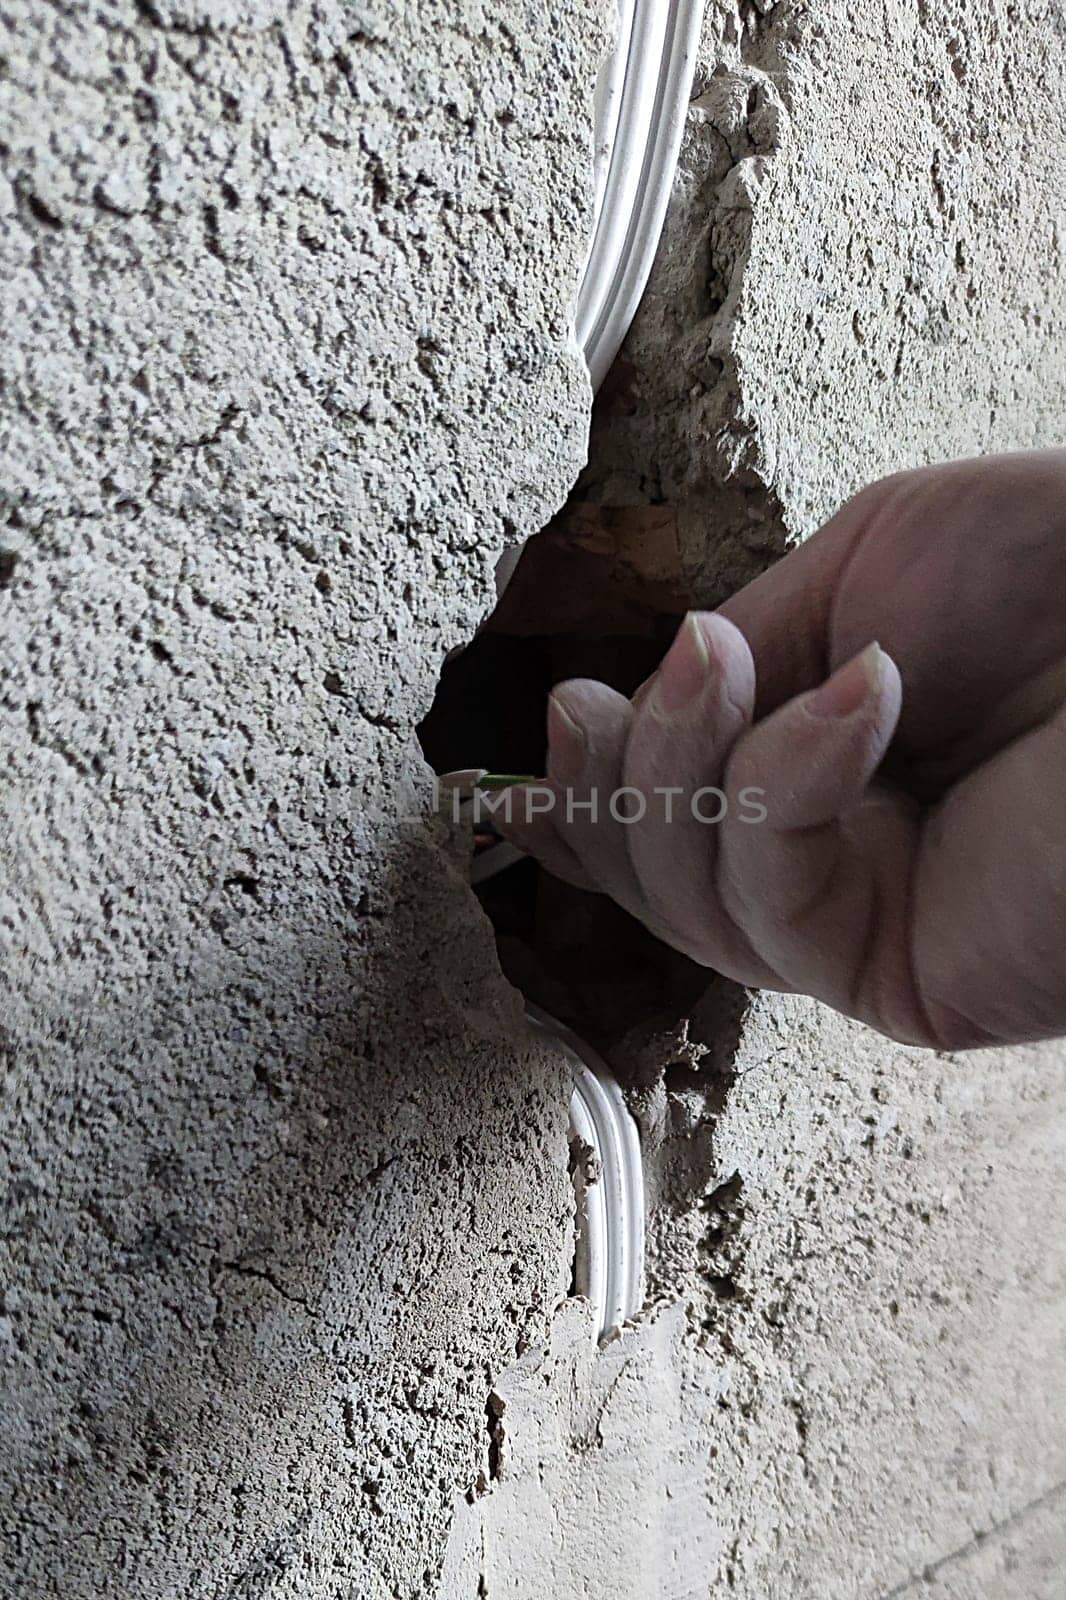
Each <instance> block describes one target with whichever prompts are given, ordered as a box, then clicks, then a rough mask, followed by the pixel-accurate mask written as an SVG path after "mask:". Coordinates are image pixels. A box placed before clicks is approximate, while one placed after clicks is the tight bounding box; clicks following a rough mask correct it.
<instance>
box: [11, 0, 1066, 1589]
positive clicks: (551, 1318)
mask: <svg viewBox="0 0 1066 1600" xmlns="http://www.w3.org/2000/svg"><path fill="white" fill-rule="evenodd" d="M607 10H608V8H607V6H606V5H593V4H589V5H586V6H577V7H566V8H561V9H560V10H558V12H557V13H553V14H552V17H551V26H550V27H548V26H546V25H545V20H544V13H543V11H542V10H537V9H534V10H530V9H529V8H525V7H522V6H519V5H517V4H515V3H513V0H507V3H506V4H503V3H501V4H496V5H493V6H479V5H477V4H473V3H464V4H459V3H454V4H451V5H446V4H443V3H438V4H421V5H419V6H418V7H412V8H409V9H403V10H398V9H397V8H395V7H392V6H387V5H385V4H381V5H378V4H376V3H373V4H369V5H368V4H361V5H360V6H359V7H358V9H357V10H354V9H349V8H348V7H346V6H344V5H341V4H339V3H333V0H314V3H309V0H302V3H293V4H291V5H287V4H283V3H281V0H261V3H256V0H248V3H246V4H242V3H241V0H232V3H227V4H225V5H217V4H211V5H208V4H206V3H201V0H175V3H173V4H171V3H170V0H158V3H157V0H142V3H140V4H135V3H134V0H128V3H125V0H123V3H114V4H99V5H94V6H90V5H89V4H87V3H85V4H81V3H78V4H64V5H59V4H55V5H52V4H47V5H45V4H41V3H32V0H24V3H19V0H0V28H2V29H3V33H2V35H0V37H2V38H3V41H4V42H3V45H2V47H0V56H2V57H3V58H4V61H5V63H6V65H5V69H4V75H3V78H2V79H0V153H2V157H3V159H2V162H0V172H2V173H3V179H4V182H3V184H0V211H2V212H3V217H2V221H0V228H2V234H0V240H2V249H3V270H2V273H0V297H2V319H3V320H2V325H3V327H4V329H5V332H6V338H5V339H4V341H3V344H2V346H0V380H2V383H3V405H4V415H3V427H4V431H3V433H2V434H0V449H2V460H3V472H2V478H0V490H2V493H3V497H4V498H3V501H2V506H3V516H4V518H5V519H6V520H5V525H4V527H3V531H2V534H0V548H2V550H3V552H4V555H3V557H2V558H0V574H2V576H3V587H2V589H0V610H2V616H3V621H2V627H0V706H2V708H3V723H2V726H3V737H4V745H5V752H4V753H5V757H6V761H5V771H4V776H3V779H2V780H0V808H2V820H0V863H2V865H0V933H2V938H3V945H2V949H3V974H2V987H0V1023H2V1032H0V1061H2V1063H3V1066H4V1069H5V1088H6V1096H5V1109H4V1124H3V1134H2V1144H0V1149H2V1161H3V1166H4V1174H3V1177H4V1192H5V1196H6V1203H5V1208H4V1229H3V1232H4V1238H3V1243H2V1252H3V1253H2V1256H0V1288H2V1295H3V1300H2V1308H0V1337H2V1339H3V1348H4V1352H5V1360H4V1391H3V1393H4V1401H3V1404H4V1418H5V1424H4V1439H5V1450H4V1455H3V1460H2V1462H0V1478H2V1492H0V1498H2V1503H3V1507H4V1527H5V1533H6V1534H7V1535H8V1537H7V1539H6V1542H5V1550H4V1557H3V1560H4V1563H5V1571H4V1583H3V1587H4V1591H5V1593H11V1594H12V1595H13V1596H18V1597H19V1600H23V1597H33V1600H38V1597H40V1600H45V1597H52V1596H60V1595H62V1596H64V1597H72V1596H73V1597H78V1600H81V1597H88V1596H97V1595H112V1594H113V1595H116V1596H123V1597H125V1596H135V1597H141V1596H145V1597H147V1596H151V1597H160V1596H166V1597H170V1596H175V1597H176V1596H182V1597H184V1596H186V1595H190V1594H194V1595H197V1596H204V1597H211V1600H215V1597H219V1600H221V1597H229V1600H253V1597H270V1600H275V1597H283V1596H285V1597H288V1596H299V1597H301V1600H328V1597H334V1596H337V1597H340V1596H344V1597H352V1596H358V1597H360V1600H363V1597H367V1600H378V1597H384V1596H415V1595H431V1594H434V1593H441V1594H444V1595H447V1596H449V1597H454V1600H474V1597H475V1596H477V1595H479V1594H480V1595H483V1596H485V1595H487V1596H490V1597H492V1600H495V1597H496V1596H498V1595H506V1594H511V1595H518V1596H529V1597H530V1600H532V1597H534V1596H536V1597H537V1600H541V1597H544V1596H549V1595H560V1596H561V1595H569V1594H572V1593H581V1592H585V1593H587V1594H588V1595H589V1596H590V1597H592V1600H599V1597H601V1596H602V1597H603V1600H606V1597H607V1596H608V1595H613V1594H623V1595H626V1596H634V1597H642V1596H644V1595H648V1596H651V1595H656V1596H661V1595H664V1594H668V1595H670V1596H671V1597H672V1600H673V1597H684V1596H690V1595H691V1596H693V1597H695V1596H703V1595H706V1594H709V1593H717V1592H719V1590H720V1591H721V1592H732V1593H736V1594H738V1595H741V1596H744V1595H748V1596H751V1597H752V1600H755V1597H758V1600H777V1597H781V1600H786V1597H787V1600H797V1597H803V1596H807V1595H809V1596H811V1597H812V1600H814V1597H816V1596H817V1597H818V1600H836V1597H839V1600H845V1597H852V1596H854V1597H866V1596H874V1597H885V1596H888V1595H889V1594H900V1595H903V1594H906V1595H908V1596H909V1595H914V1596H920V1595H921V1596H926V1595H928V1596H930V1597H934V1596H935V1597H937V1600H941V1597H943V1600H948V1597H951V1600H970V1597H971V1596H972V1597H974V1600H976V1597H977V1596H982V1597H984V1596H993V1597H995V1600H1000V1597H1002V1600H1015V1597H1017V1600H1023V1597H1024V1600H1036V1597H1039V1600H1043V1597H1044V1596H1045V1595H1046V1596H1047V1597H1048V1600H1051V1596H1053V1595H1055V1594H1057V1593H1058V1589H1057V1588H1056V1584H1058V1586H1059V1588H1061V1583H1060V1581H1059V1577H1060V1575H1061V1569H1062V1567H1063V1565H1064V1564H1066V1550H1064V1548H1063V1543H1062V1535H1061V1531H1060V1530H1061V1526H1062V1501H1061V1491H1060V1488H1059V1487H1058V1486H1061V1484H1062V1483H1063V1481H1064V1480H1066V1433H1064V1430H1063V1427H1062V1424H1061V1414H1062V1411H1063V1404H1062V1401H1063V1396H1064V1394H1066V1358H1064V1354H1063V1349H1062V1338H1061V1326H1062V1318H1063V1295H1064V1284H1063V1279H1064V1274H1066V1252H1064V1249H1063V1246H1062V1243H1061V1240H1062V1237H1063V1229H1062V1219H1063V1202H1062V1198H1061V1196H1062V1194H1063V1193H1064V1183H1063V1179H1064V1176H1066V1174H1064V1171H1063V1169H1064V1166H1066V1148H1064V1145H1063V1141H1062V1137H1061V1113H1062V1109H1063V1101H1064V1099H1066V1089H1064V1086H1063V1072H1062V1065H1063V1055H1062V1051H1061V1049H1060V1047H1058V1046H1054V1045H1052V1046H1046V1047H1042V1048H1039V1049H1032V1050H1025V1051H1016V1052H996V1053H989V1054H984V1055H977V1056H967V1057H959V1058H957V1059H954V1058H946V1057H933V1056H926V1055H923V1054H922V1053H920V1052H916V1051H908V1050H905V1049H899V1048H896V1047H893V1046H890V1045H887V1044H886V1043H885V1042H884V1041H882V1040H880V1039H879V1038H877V1037H876V1036H874V1035H872V1034H869V1033H867V1032H865V1031H864V1030H862V1029H860V1028H858V1027H856V1026H854V1025H852V1024H849V1023H844V1022H841V1021H840V1020H839V1019H837V1018H835V1017H833V1016H832V1015H831V1014H829V1013H827V1012H825V1011H824V1010H822V1009H821V1008H819V1007H817V1006H814V1005H813V1004H808V1003H806V1002H803V1001H798V1000H788V1001H785V1000H777V999H773V1000H770V999H759V1000H756V1001H755V1002H754V1003H753V1004H751V1005H747V1004H746V1003H744V1002H743V1001H742V1000H741V999H740V998H739V997H736V996H734V995H731V994H729V993H728V992H725V991H724V990H723V989H721V988H720V987H718V986H714V985H712V987H711V989H710V990H709V992H708V995H707V996H706V997H705V998H704V1000H703V1001H702V1002H701V1004H700V1005H699V1006H698V1007H697V1008H696V1009H695V1010H694V1012H693V1014H692V1016H691V1017H689V1018H687V1019H685V1021H684V1023H683V1024H681V1023H680V1022H679V1025H678V1027H677V1029H676V1034H677V1037H676V1038H671V1037H669V1036H667V1037H663V1038H660V1039H659V1040H658V1041H656V1042H655V1043H654V1045H652V1044H649V1043H648V1041H647V1040H641V1041H620V1043H619V1052H618V1061H619V1070H620V1071H621V1072H623V1073H625V1074H626V1075H627V1076H628V1077H630V1078H631V1079H632V1080H633V1081H634V1082H635V1083H636V1082H638V1081H639V1084H640V1088H639V1089H638V1090H635V1091H634V1105H635V1107H636V1109H637V1110H638V1112H639V1115H640V1117H641V1119H642V1122H643V1125H644V1129H645V1147H646V1151H647V1157H648V1169H649V1181H650V1183H651V1186H652V1200H653V1205H652V1213H651V1217H650V1250H651V1257H650V1268H651V1271H650V1282H651V1289H652V1296H651V1302H650V1304H649V1308H648V1311H647V1314H646V1315H645V1317H644V1318H643V1319H642V1321H641V1323H640V1325H639V1326H638V1327H637V1328H635V1329H633V1330H629V1331H627V1332H626V1333H625V1334H624V1335H623V1337H622V1338H621V1339H620V1340H619V1341H617V1342H616V1343H615V1344H614V1345H612V1346H610V1347H609V1348H608V1349H607V1350H606V1351H604V1352H603V1353H597V1352H596V1351H595V1350H594V1349H593V1348H592V1347H591V1344H590V1342H589V1338H588V1322H587V1316H586V1314H585V1313H584V1311H583V1309H582V1307H581V1306H580V1305H579V1304H577V1303H575V1302H572V1301H570V1302H567V1301H566V1300H565V1298H564V1297H565V1290H566V1283H567V1274H568V1268H569V1252H570V1198H569V1186H568V1182H567V1178H566V1159H567V1151H566V1140H565V1129H566V1101H567V1083H566V1080H565V1076H564V1074H563V1072H562V1071H561V1070H560V1068H559V1067H558V1065H557V1064H555V1063H554V1062H553V1060H552V1059H551V1058H550V1056H548V1055H547V1054H546V1053H545V1052H544V1051H543V1050H541V1049H539V1048H535V1047H534V1046H533V1045H532V1044H531V1043H530V1042H529V1041H528V1039H527V1038H526V1037H525V1035H524V1033H523V1031H522V1029H521V1026H520V1020H519V1007H518V1002H517V999H516V997H515V996H514V995H513V993H511V992H510V991H509V990H508V989H507V988H506V986H505V985H504V984H503V983H502V981H501V980H500V978H499V976H498V973H497V970H496V966H495V960H494V956H493V952H492V945H491V938H490V936H489V932H488V930H487V928H486V925H485V923H484V921H483V919H482V918H481V916H480V914H479V912H478V910H477V908H476V905H475V904H474V903H473V901H472V899H471V897H470V895H469V894H468V892H467V891H466V889H465V887H464V884H463V868H462V859H461V849H460V847H459V845H458V844H457V843H456V841H455V840H452V839H450V838H449V836H448V834H447V831H446V829H445V828H444V826H443V825H442V824H440V823H436V822H426V823H421V824H420V823H411V822H404V821H403V820H401V814H403V815H406V814H407V813H414V812H417V810H418V809H419V808H420V807H424V805H425V801H426V795H427V784H426V777H425V772H424V769H423V767H422V764H421V762H420V760H419V757H418V754H417V746H416V744H415V742H414V739H413V736H412V729H413V727H414V725H415V723H416V722H417V720H418V718H419V716H420V715H421V714H422V713H423V712H424V710H425V708H426V706H427V704H428V702H429V698H430V696H431V694H432V688H433V682H434V680H435V677H436V674H437V672H438V670H439V666H440V662H441V659H442V657H443V654H444V653H445V651H446V650H447V649H448V648H450V647H451V646H452V645H454V644H455V643H456V642H458V641H459V640H461V639H462V638H464V637H467V636H468V635H469V634H470V632H471V630H472V628H473V627H474V626H475V625H476V622H477V620H478V619H479V617H480V616H481V615H482V614H483V612H484V610H485V608H486V606H487V605H488V603H489V596H490V592H491V565H492V561H493V559H494V556H495V554H496V553H497V552H498V550H499V549H500V547H501V546H502V545H503V543H504V542H506V541H507V540H510V539H514V538H515V537H524V536H525V535H526V534H528V533H529V532H532V531H533V530H534V529H536V528H537V527H539V526H540V525H541V524H542V523H543V522H544V521H545V520H546V519H547V517H548V516H549V515H550V514H551V512H552V511H553V510H554V509H555V507H556V506H558V504H559V503H560V502H561V500H562V499H563V497H564V496H565V494H566V493H567V491H568V489H569V488H570V486H571V484H572V483H573V481H574V479H575V477H576V476H577V474H578V471H579V469H580V467H581V463H582V461H583V459H584V454H585V442H586V441H585V431H586V426H587V417H588V394H587V389H586V385H585V382H584V378H583V375H582V372H581V368H580V363H579V361H578V359H577V357H576V355H575V352H574V351H573V349H572V347H571V343H570V339H569V331H568V325H567V307H568V302H569V297H570V293H571V288H572V285H573V282H574V280H575V278H576V275H577V271H578V269H579V265H580V260H581V253H582V248H583V240H584V238H585V234H586V230H587V225H588V191H589V172H588V146H589V131H590V121H591V93H592V87H593V83H594V78H595V72H596V67H597V63H598V61H599V59H600V56H601V54H602V50H603V44H604V34H605V15H606V12H607ZM1061 47H1062V37H1061V26H1060V19H1059V18H1058V13H1057V11H1056V10H1055V9H1054V8H1053V7H1052V6H1051V4H1050V3H1048V4H1043V3H1041V0H1037V3H1036V4H1035V5H1030V6H1028V7H1027V8H1025V11H1024V13H1021V12H1020V11H1018V10H1017V9H1016V8H1014V7H1013V6H1008V5H1005V4H1000V3H998V0H993V3H992V4H990V5H988V6H986V7H983V8H980V10H979V11H978V10H977V9H976V8H964V7H961V6H953V5H951V4H944V5H941V6H938V7H936V8H931V7H925V6H922V5H916V6H910V5H905V4H902V3H900V4H896V3H888V0H886V3H885V4H884V5H872V4H871V5H862V6H854V5H853V6H850V7H848V6H845V5H844V4H843V3H837V0H831V3H830V4H828V5H826V6H820V7H818V8H817V9H815V8H813V7H811V8H808V7H806V6H803V5H801V4H791V3H789V0H781V3H780V4H778V5H777V6H776V7H773V6H768V7H763V8H760V9H754V8H752V7H750V6H749V5H748V4H747V3H746V0H745V3H744V4H743V5H742V7H741V11H740V12H737V11H736V10H735V9H734V7H733V4H732V3H729V4H726V3H724V0H723V3H722V4H721V5H718V4H714V5H712V7H711V11H710V15H709V17H708V24H707V28H706V33H705V40H704V47H703V56H702V60H701V65H700V70H699V78H698V82H697V86H696V98H695V101H694V105H693V110H692V116H691V119H690V127H689V131H688V135H687V138H686V145H685V150H684V152H683V164H682V172H681V175H680V178H679V185H678V192H677V196H676V203H675V206H674V210H673V213H672V216H671V220H670V224H669V228H668V235H667V241H666V246H665V250H664V257H663V261H662V263H661V266H660V269H659V271H658V272H657V275H656V278H655V281H654V282H653V285H652V290H651V293H650V295H649V298H648V301H647V303H646V306H645V310H644V312H643V314H642V318H641V322H640V325H639V327H638V329H637V330H636V331H635V333H634V336H633V338H632V340H631V341H630V345H629V349H628V352H627V355H628V359H629V361H630V362H631V363H632V365H633V368H634V373H635V385H634V387H635V393H636V398H635V400H634V399H631V400H630V401H629V402H627V403H626V405H625V406H621V407H620V406H618V405H615V406H614V407H611V406H609V405H605V406H604V407H603V408H602V415H601V417H600V419H599V421H598V423H597V427H596V430H595V435H594V438H593V443H592V462H591V465H590V468H589V470H588V471H587V473H586V474H585V476H584V478H583V480H582V485H581V489H580V491H579V492H580V493H581V494H582V495H584V496H585V497H587V498H599V499H606V500H614V501H620V502H622V503H630V502H634V501H635V502H642V501H646V500H649V499H656V500H658V499H665V500H667V501H668V502H669V503H672V504H675V505H676V506H677V507H678V513H679V518H680V523H681V528H682V533H683V538H684V547H685V551H686V558H687V560H688V562H689V564H690V567H691V569H692V571H693V573H694V575H695V580H696V581H697V583H698V585H699V586H700V588H701V591H702V592H703V594H704V596H705V598H707V599H708V600H711V599H714V598H717V597H718V596H719V595H720V594H722V593H724V592H726V591H727V590H728V588H729V587H731V586H732V585H733V584H734V583H736V582H737V581H739V580H740V579H741V578H742V577H743V576H744V575H745V574H746V573H748V572H750V571H753V570H756V569H757V568H758V567H759V566H760V565H761V564H764V563H765V561H766V560H767V559H769V558H770V557H771V556H772V555H773V554H774V553H776V552H777V551H779V550H780V549H781V548H783V546H784V544H785V543H786V542H787V540H788V539H790V538H793V537H796V536H799V535H801V534H802V533H803V532H805V531H807V530H809V529H810V528H811V527H812V526H813V525H815V523H816V522H817V521H818V519H819V518H820V517H822V516H823V515H824V514H826V513H827V512H828V511H829V510H830V509H831V508H832V506H833V505H834V504H835V503H836V502H837V501H838V500H839V499H840V498H841V497H842V496H843V495H844V494H846V493H847V492H848V491H849V490H850V489H851V488H852V487H854V486H855V485H856V484H857V483H858V482H860V481H862V480H863V479H865V478H867V477H869V476H872V475H874V474H876V473H877V472H880V471H882V470H887V469H888V468H890V467H894V466H897V465H900V464H904V463H908V462H915V461H918V460H922V459H929V458H933V457H936V456H946V455H950V454H955V453H958V452H959V451H962V450H967V449H985V448H998V447H1003V446H1006V445H1009V444H1019V443H1020V444H1036V443H1041V442H1051V441H1052V440H1055V441H1056V442H1060V441H1061V432H1062V424H1063V416H1064V414H1066V394H1064V374H1066V361H1064V355H1066V351H1064V348H1063V344H1064V336H1063V333H1062V326H1063V318H1062V290H1061V267H1062V262H1061V255H1060V249H1061V238H1062V221H1063V219H1062V218H1061V216H1058V217H1057V216H1056V206H1058V207H1060V208H1061V203H1062V196H1063V194H1064V193H1066V182H1064V177H1066V172H1064V161H1063V150H1062V144H1061V139H1062V134H1061V128H1062V126H1063V112H1064V110H1066V106H1064V92H1063V87H1062V84H1061V82H1060V78H1061V74H1060V73H1059V71H1058V68H1057V65H1056V62H1057V55H1058V52H1060V51H1061ZM638 1058H639V1059H638ZM487 1406H490V1412H489V1413H487V1410H486V1407H487ZM490 1426H491V1429H492V1433H493V1439H494V1442H493V1447H492V1450H491V1451H490ZM981 1536H984V1537H981Z"/></svg>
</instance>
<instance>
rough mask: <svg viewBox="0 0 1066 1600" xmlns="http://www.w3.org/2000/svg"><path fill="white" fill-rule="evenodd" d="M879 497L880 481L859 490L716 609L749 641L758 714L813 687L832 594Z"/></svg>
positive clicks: (825, 653) (824, 659) (827, 638)
mask: <svg viewBox="0 0 1066 1600" xmlns="http://www.w3.org/2000/svg"><path fill="white" fill-rule="evenodd" d="M882 499H883V486H882V485H880V484H876V485H874V486H873V488H872V489H866V490H864V491H863V492H862V493H861V494H859V495H856V496H855V498H854V499H853V500H849V502H848V503H847V505H845V506H843V507H842V508H841V509H840V510H839V511H838V512H837V513H836V515H835V516H834V517H832V518H830V520H829V521H828V522H827V523H826V524H825V526H824V527H822V528H819V530H818V532H817V533H815V534H812V535H811V537H810V538H809V539H807V540H805V541H804V543H803V544H801V545H800V546H799V547H798V548H797V549H795V550H791V551H789V553H788V554H787V555H785V556H783V557H782V559H781V560H780V561H778V562H776V563H775V564H774V565H773V566H772V567H770V568H769V569H768V570H767V571H766V572H764V573H763V574H762V575H761V576H760V577H758V578H755V579H754V580H753V581H752V582H751V583H749V584H746V585H745V587H744V588H743V589H741V590H739V592H738V593H737V594H735V595H733V596H732V598H731V599H729V600H727V601H726V602H725V604H724V605H722V606H721V607H720V609H719V613H718V614H719V615H720V616H723V617H728V619H729V620H730V621H731V622H732V623H734V625H735V626H736V627H738V628H739V629H740V631H741V633H742V634H743V635H744V637H745V638H746V639H747V641H748V644H749V646H750V647H751V652H752V655H753V657H754V659H755V665H756V672H757V674H758V704H757V707H756V710H757V714H758V715H759V716H760V717H763V716H766V715H767V714H768V713H769V712H771V711H774V710H776V708H777V707H778V706H779V705H782V704H784V702H785V701H786V700H790V699H792V698H793V696H795V695H797V694H801V693H803V692H804V691H805V690H808V689H813V688H814V687H815V685H816V684H819V683H821V681H822V680H823V678H825V677H826V675H827V674H828V672H829V670H830V652H831V648H832V640H831V621H832V608H833V597H834V594H835V592H836V589H837V586H838V583H839V581H840V577H841V574H842V573H843V572H844V571H845V570H846V569H847V566H848V563H849V561H850V559H851V556H852V554H853V553H854V551H855V549H856V548H857V547H858V545H859V543H860V542H861V541H862V539H863V538H864V537H865V535H866V533H867V532H868V530H869V528H870V525H871V522H872V519H873V518H874V517H875V515H876V513H877V511H878V509H879V507H880V504H881V500H882ZM867 637H869V635H867Z"/></svg>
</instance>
